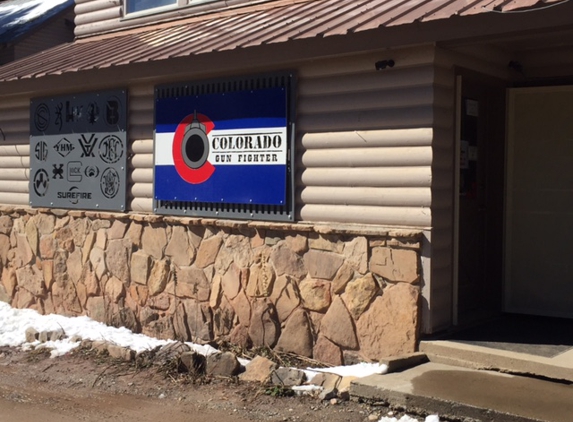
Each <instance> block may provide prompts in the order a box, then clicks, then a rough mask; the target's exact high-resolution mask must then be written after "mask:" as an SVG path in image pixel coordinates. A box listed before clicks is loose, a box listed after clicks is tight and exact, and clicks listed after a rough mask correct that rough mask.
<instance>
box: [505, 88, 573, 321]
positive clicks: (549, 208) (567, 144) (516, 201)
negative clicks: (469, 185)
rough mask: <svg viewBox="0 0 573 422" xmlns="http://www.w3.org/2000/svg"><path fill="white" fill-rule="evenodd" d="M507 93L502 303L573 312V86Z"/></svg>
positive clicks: (509, 308)
mask: <svg viewBox="0 0 573 422" xmlns="http://www.w3.org/2000/svg"><path fill="white" fill-rule="evenodd" d="M508 99H509V101H508V107H509V109H508V110H509V113H508V116H509V119H508V170H507V203H506V208H507V211H506V255H505V289H504V290H505V292H504V293H505V300H504V310H505V311H506V312H513V313H521V314H530V315H543V316H553V317H564V318H573V301H572V298H573V254H572V242H571V240H572V237H573V86H560V87H540V88H516V89H511V90H510V91H509V96H508Z"/></svg>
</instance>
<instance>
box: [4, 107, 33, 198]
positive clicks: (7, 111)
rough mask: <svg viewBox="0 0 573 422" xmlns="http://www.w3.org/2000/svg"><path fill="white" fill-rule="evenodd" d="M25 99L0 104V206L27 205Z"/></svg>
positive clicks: (28, 167) (28, 139) (27, 135)
mask: <svg viewBox="0 0 573 422" xmlns="http://www.w3.org/2000/svg"><path fill="white" fill-rule="evenodd" d="M29 108H30V100H29V99H28V98H22V97H18V98H3V99H2V101H0V130H1V131H0V204H7V205H27V204H28V202H29V198H28V183H29V180H30V127H29V121H30V120H29V119H30V117H29V114H30V111H29Z"/></svg>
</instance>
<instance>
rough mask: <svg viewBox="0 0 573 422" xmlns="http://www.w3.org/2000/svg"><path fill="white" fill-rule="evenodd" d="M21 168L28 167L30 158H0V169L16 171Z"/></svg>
mask: <svg viewBox="0 0 573 422" xmlns="http://www.w3.org/2000/svg"><path fill="white" fill-rule="evenodd" d="M23 167H30V156H26V157H0V168H1V169H8V168H13V169H18V168H23Z"/></svg>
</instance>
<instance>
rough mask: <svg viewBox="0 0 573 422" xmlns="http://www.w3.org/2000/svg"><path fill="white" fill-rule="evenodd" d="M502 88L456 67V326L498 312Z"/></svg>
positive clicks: (502, 163) (504, 112) (500, 297)
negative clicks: (457, 69)
mask: <svg viewBox="0 0 573 422" xmlns="http://www.w3.org/2000/svg"><path fill="white" fill-rule="evenodd" d="M505 90H506V87H505V83H504V82H503V81H500V80H497V79H494V78H491V77H487V76H484V75H481V74H478V73H475V72H472V71H468V70H459V71H458V77H457V119H456V121H457V130H456V133H457V136H456V138H457V139H456V149H457V151H456V152H457V153H456V158H457V161H458V172H457V175H456V186H457V192H456V196H457V197H456V216H457V219H456V229H457V230H456V234H455V235H456V238H457V246H458V247H457V249H456V255H457V256H456V257H454V261H455V263H456V264H457V268H456V270H455V272H454V276H455V277H457V280H456V282H455V283H454V285H455V287H456V288H455V290H454V303H455V306H454V308H455V309H454V321H455V324H456V325H460V326H464V325H467V324H471V323H473V322H478V321H481V320H484V319H487V318H491V317H493V316H496V315H499V313H500V312H501V304H502V280H503V270H502V268H503V207H504V199H503V198H504V172H505V170H504V163H505V158H504V155H505V115H506V111H505Z"/></svg>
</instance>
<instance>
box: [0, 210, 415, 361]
mask: <svg viewBox="0 0 573 422" xmlns="http://www.w3.org/2000/svg"><path fill="white" fill-rule="evenodd" d="M420 239H421V232H419V231H409V230H391V231H385V230H382V229H373V228H366V227H363V228H360V227H351V226H349V227H339V226H336V227H333V226H325V225H307V224H276V223H258V222H256V223H255V222H250V223H246V222H237V221H226V220H225V221H222V220H213V219H193V218H178V217H162V216H156V215H135V214H134V215H131V214H129V215H128V214H113V213H98V212H82V211H63V210H31V209H15V208H8V207H4V208H0V260H1V265H2V283H0V300H3V301H6V302H9V303H10V304H11V305H12V306H13V307H16V308H32V309H35V310H37V311H38V312H40V313H44V314H48V313H58V314H64V315H88V316H90V317H91V318H93V319H95V320H97V321H101V322H104V323H107V324H110V325H115V326H125V327H127V328H129V329H131V330H133V331H135V332H143V333H145V334H148V335H151V336H155V337H159V338H175V339H179V340H194V341H204V342H207V341H211V340H215V339H226V340H228V341H230V342H232V343H235V344H238V345H241V346H244V347H252V346H255V347H256V346H263V345H266V346H269V347H274V348H275V349H278V350H282V351H290V352H294V353H297V354H300V355H304V356H308V357H313V358H314V359H317V360H320V361H324V362H328V363H332V364H341V363H345V362H346V363H349V362H351V361H355V360H356V359H364V360H376V359H379V358H382V357H386V356H391V355H397V354H402V353H407V352H412V351H414V350H415V348H416V345H417V338H418V331H419V313H420V307H419V294H420V288H419V283H420V279H421V275H420Z"/></svg>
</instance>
